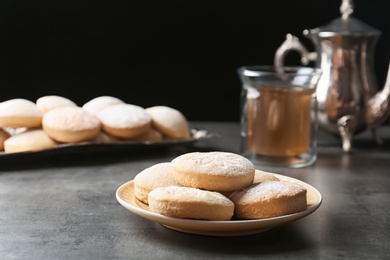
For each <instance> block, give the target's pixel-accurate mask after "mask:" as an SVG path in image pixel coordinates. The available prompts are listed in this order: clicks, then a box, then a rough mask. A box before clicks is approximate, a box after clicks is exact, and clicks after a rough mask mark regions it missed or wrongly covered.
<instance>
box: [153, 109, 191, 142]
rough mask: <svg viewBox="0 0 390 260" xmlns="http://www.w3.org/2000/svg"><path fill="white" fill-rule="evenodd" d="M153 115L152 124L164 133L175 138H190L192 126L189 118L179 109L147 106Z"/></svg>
mask: <svg viewBox="0 0 390 260" xmlns="http://www.w3.org/2000/svg"><path fill="white" fill-rule="evenodd" d="M146 112H147V113H148V114H149V115H150V116H151V117H152V125H153V127H154V128H156V129H157V130H158V131H160V132H162V133H163V134H164V135H166V136H168V137H170V138H173V139H188V138H190V128H189V125H188V122H187V119H186V118H185V117H184V115H183V114H182V113H181V112H180V111H179V110H177V109H174V108H171V107H167V106H153V107H148V108H146Z"/></svg>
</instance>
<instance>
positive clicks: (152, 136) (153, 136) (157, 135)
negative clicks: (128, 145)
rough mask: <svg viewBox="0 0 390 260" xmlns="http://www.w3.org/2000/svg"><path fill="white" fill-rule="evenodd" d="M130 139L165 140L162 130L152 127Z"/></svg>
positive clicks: (145, 140) (144, 140)
mask: <svg viewBox="0 0 390 260" xmlns="http://www.w3.org/2000/svg"><path fill="white" fill-rule="evenodd" d="M129 140H133V141H142V142H161V141H163V140H164V136H163V134H162V133H161V132H159V131H157V130H156V129H154V128H153V127H151V128H150V129H149V131H147V132H146V133H145V134H142V135H139V136H136V137H133V138H131V139H129Z"/></svg>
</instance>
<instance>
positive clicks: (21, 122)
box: [0, 98, 42, 128]
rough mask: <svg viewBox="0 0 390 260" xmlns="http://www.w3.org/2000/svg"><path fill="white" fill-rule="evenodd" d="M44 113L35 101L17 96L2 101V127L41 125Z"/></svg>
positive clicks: (0, 104)
mask: <svg viewBox="0 0 390 260" xmlns="http://www.w3.org/2000/svg"><path fill="white" fill-rule="evenodd" d="M41 122H42V113H41V111H39V109H38V108H37V106H36V105H35V103H34V102H32V101H30V100H27V99H23V98H16V99H10V100H7V101H4V102H1V103H0V127H12V128H16V127H28V128H33V127H40V126H41Z"/></svg>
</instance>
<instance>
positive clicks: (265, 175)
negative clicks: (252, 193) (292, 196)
mask: <svg viewBox="0 0 390 260" xmlns="http://www.w3.org/2000/svg"><path fill="white" fill-rule="evenodd" d="M265 181H279V178H278V177H276V176H275V175H274V174H272V173H271V172H265V171H260V170H257V169H256V170H255V178H254V179H253V183H259V182H265Z"/></svg>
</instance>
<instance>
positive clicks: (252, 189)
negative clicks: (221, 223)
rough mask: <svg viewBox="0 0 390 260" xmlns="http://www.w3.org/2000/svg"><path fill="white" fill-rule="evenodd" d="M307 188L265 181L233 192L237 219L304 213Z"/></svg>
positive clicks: (290, 183) (289, 183)
mask: <svg viewBox="0 0 390 260" xmlns="http://www.w3.org/2000/svg"><path fill="white" fill-rule="evenodd" d="M306 194H307V190H306V188H305V187H303V186H301V185H299V184H297V183H292V182H287V181H265V182H261V183H257V184H253V185H251V186H249V187H247V188H245V189H241V190H237V191H235V192H233V193H232V194H231V195H230V196H229V199H231V200H232V201H233V202H234V204H235V212H234V214H235V217H236V218H239V219H261V218H270V217H277V216H282V215H287V214H292V213H296V212H299V211H303V210H305V209H306V207H307V199H306Z"/></svg>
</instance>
